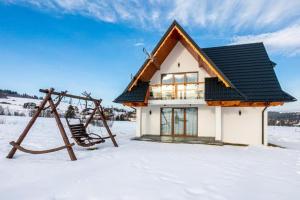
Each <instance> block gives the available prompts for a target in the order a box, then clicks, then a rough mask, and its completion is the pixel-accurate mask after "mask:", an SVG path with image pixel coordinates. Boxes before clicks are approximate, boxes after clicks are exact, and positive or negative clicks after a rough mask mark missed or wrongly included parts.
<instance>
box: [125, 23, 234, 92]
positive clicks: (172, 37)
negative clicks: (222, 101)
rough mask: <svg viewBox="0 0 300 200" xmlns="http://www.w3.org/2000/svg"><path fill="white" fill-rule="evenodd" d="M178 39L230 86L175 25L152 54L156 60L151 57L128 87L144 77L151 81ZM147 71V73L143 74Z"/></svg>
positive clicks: (144, 79) (208, 70)
mask: <svg viewBox="0 0 300 200" xmlns="http://www.w3.org/2000/svg"><path fill="white" fill-rule="evenodd" d="M178 41H181V42H182V44H183V45H184V46H185V47H186V48H187V49H188V50H189V52H190V53H191V54H192V55H193V56H194V57H195V58H196V59H197V60H198V62H199V63H200V65H201V66H202V67H204V68H205V69H206V71H207V72H208V73H209V74H210V75H211V76H213V77H215V76H217V77H218V78H219V79H220V80H221V81H222V82H223V83H224V84H225V86H226V87H230V84H229V82H228V81H226V80H225V78H224V77H223V76H222V74H220V73H219V72H218V71H217V69H216V68H215V67H214V66H213V65H212V64H211V63H210V61H209V60H208V59H207V58H206V57H205V56H204V55H203V54H202V52H200V51H199V50H198V49H197V48H196V47H195V46H194V44H193V43H192V42H191V41H190V39H189V38H188V37H187V36H186V35H185V33H183V32H182V31H181V30H180V28H178V27H177V25H175V26H174V27H173V28H172V29H171V30H170V31H169V33H168V34H167V35H166V36H165V38H164V40H163V41H162V42H161V44H160V45H159V46H158V48H157V49H156V51H155V52H154V54H153V55H152V56H153V58H154V60H152V59H149V60H148V61H147V62H146V64H145V66H144V67H143V69H142V70H141V72H140V73H139V74H138V75H137V77H136V78H135V79H134V81H133V82H132V83H131V85H130V87H129V88H128V90H129V91H131V89H132V88H133V87H134V86H135V85H136V84H137V82H138V80H140V79H141V77H142V79H141V80H143V81H149V80H150V78H151V77H152V76H153V74H154V73H155V71H156V70H158V69H159V68H160V65H161V64H162V63H163V61H164V60H165V58H166V57H167V56H168V54H169V53H170V51H171V50H172V49H173V47H174V46H175V45H176V43H177V42H178ZM148 68H154V70H149V69H148ZM145 72H147V75H144V76H143V74H144V73H145ZM149 77H150V78H149Z"/></svg>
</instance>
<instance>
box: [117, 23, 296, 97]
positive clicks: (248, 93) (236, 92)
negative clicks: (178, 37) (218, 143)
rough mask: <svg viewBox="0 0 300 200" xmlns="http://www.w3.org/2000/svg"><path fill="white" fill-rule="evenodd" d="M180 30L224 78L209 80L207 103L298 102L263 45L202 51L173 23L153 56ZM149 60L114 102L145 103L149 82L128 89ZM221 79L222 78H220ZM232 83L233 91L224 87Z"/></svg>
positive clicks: (207, 80) (206, 94)
mask: <svg viewBox="0 0 300 200" xmlns="http://www.w3.org/2000/svg"><path fill="white" fill-rule="evenodd" d="M175 26H176V27H177V28H178V29H179V30H180V31H181V32H182V33H183V34H184V35H185V36H186V38H187V39H188V40H189V41H190V42H191V43H192V45H193V46H194V47H195V48H196V50H197V51H199V52H200V53H201V55H203V56H204V57H205V59H206V60H208V61H209V63H211V65H212V66H213V68H214V69H215V70H216V71H217V72H218V73H219V74H220V75H221V79H224V80H225V82H224V81H223V82H220V81H218V80H217V79H216V78H208V79H206V81H205V87H206V88H205V100H206V101H220V100H223V101H229V100H240V101H247V102H255V101H257V102H289V101H296V99H295V98H294V97H292V96H291V95H289V94H287V93H286V92H284V91H283V90H282V89H281V87H280V84H279V82H278V80H277V77H276V74H275V71H274V69H273V68H274V66H275V65H276V63H274V62H273V61H271V60H270V59H269V56H268V54H267V52H266V49H265V47H264V45H263V43H252V44H240V45H230V46H221V47H211V48H202V49H201V48H200V47H199V46H198V45H197V44H196V43H195V42H194V41H193V40H192V39H191V38H190V36H189V35H188V34H187V33H186V32H185V31H184V30H183V28H182V27H181V26H180V25H179V24H178V23H177V22H176V21H174V22H173V23H172V25H171V26H170V27H169V29H168V30H167V32H166V33H165V34H164V36H163V37H162V38H161V40H160V42H159V43H158V44H157V45H156V47H155V48H154V50H153V51H152V55H153V54H154V52H156V51H157V49H158V48H159V47H160V45H161V44H162V43H163V41H164V39H165V38H166V37H167V35H168V33H170V31H171V30H172V29H173V28H174V27H175ZM148 62H149V59H147V60H146V61H145V62H144V64H143V65H142V67H141V68H140V70H139V71H138V73H137V75H136V76H135V77H134V78H133V79H132V81H131V82H130V83H129V85H128V86H127V88H126V89H125V91H124V92H123V93H122V94H121V95H120V96H119V97H118V98H116V99H115V101H114V102H117V103H124V102H144V100H145V97H146V94H147V90H148V87H149V83H148V82H138V83H137V85H136V86H134V87H133V88H132V89H131V91H129V88H130V87H132V85H133V84H134V83H135V81H137V76H138V75H139V74H140V73H141V72H142V71H143V70H144V68H146V66H147V63H148ZM219 78H220V77H219ZM224 83H225V84H228V83H229V86H230V87H225V85H224Z"/></svg>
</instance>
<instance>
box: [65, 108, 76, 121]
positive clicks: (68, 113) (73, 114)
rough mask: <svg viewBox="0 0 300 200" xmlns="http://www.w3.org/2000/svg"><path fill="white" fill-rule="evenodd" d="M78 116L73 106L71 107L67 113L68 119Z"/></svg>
mask: <svg viewBox="0 0 300 200" xmlns="http://www.w3.org/2000/svg"><path fill="white" fill-rule="evenodd" d="M75 116H76V113H75V109H74V107H73V106H72V105H69V107H68V110H67V111H66V113H65V117H66V118H74V117H75Z"/></svg>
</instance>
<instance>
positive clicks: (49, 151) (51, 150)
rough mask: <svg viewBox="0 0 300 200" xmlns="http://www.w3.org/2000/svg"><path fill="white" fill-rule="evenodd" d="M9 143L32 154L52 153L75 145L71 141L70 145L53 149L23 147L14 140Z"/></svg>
mask: <svg viewBox="0 0 300 200" xmlns="http://www.w3.org/2000/svg"><path fill="white" fill-rule="evenodd" d="M9 144H10V145H12V146H13V147H15V148H17V149H18V150H19V151H22V152H25V153H31V154H45V153H52V152H55V151H60V150H62V149H65V148H68V147H71V146H73V145H75V144H74V143H71V144H70V145H69V146H66V145H64V146H60V147H56V148H53V149H47V150H29V149H26V148H24V147H22V146H21V145H18V144H16V143H15V142H14V141H12V142H10V143H9Z"/></svg>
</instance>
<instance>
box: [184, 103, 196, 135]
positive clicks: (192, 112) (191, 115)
mask: <svg viewBox="0 0 300 200" xmlns="http://www.w3.org/2000/svg"><path fill="white" fill-rule="evenodd" d="M197 118H198V116H197V108H186V109H185V122H186V131H185V133H186V135H187V136H197V123H198V122H197V121H198V120H197Z"/></svg>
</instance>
